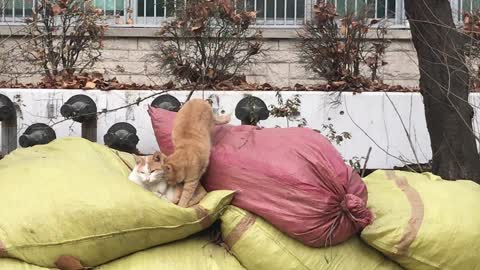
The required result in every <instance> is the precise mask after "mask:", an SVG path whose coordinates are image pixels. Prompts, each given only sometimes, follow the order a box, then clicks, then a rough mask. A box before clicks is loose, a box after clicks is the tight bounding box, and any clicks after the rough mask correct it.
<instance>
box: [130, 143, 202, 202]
mask: <svg viewBox="0 0 480 270" xmlns="http://www.w3.org/2000/svg"><path fill="white" fill-rule="evenodd" d="M134 157H135V162H136V165H135V167H133V169H132V172H131V173H130V175H129V176H128V179H130V180H131V181H132V182H134V183H136V184H137V185H139V186H141V187H143V188H145V189H146V190H148V191H151V192H153V193H154V194H155V195H157V196H158V197H160V198H162V199H164V200H166V201H169V202H172V203H174V204H177V203H178V201H179V200H180V195H181V193H182V189H183V185H182V184H175V185H169V184H168V183H167V182H166V181H165V178H164V177H163V175H164V172H163V169H162V165H163V163H164V160H165V158H166V156H165V155H163V154H162V153H161V152H158V151H157V152H155V153H154V154H153V155H147V156H137V155H134ZM206 194H207V191H206V190H205V189H204V188H203V187H200V188H199V189H197V192H196V193H195V195H194V197H193V198H192V205H193V204H197V203H199V202H200V200H201V199H202V198H203V197H205V195H206Z"/></svg>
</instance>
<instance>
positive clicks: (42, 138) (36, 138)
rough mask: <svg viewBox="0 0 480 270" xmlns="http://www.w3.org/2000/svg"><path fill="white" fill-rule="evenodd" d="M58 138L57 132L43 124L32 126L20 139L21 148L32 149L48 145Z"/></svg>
mask: <svg viewBox="0 0 480 270" xmlns="http://www.w3.org/2000/svg"><path fill="white" fill-rule="evenodd" d="M56 138H57V135H56V134H55V131H54V130H53V129H52V128H51V127H50V126H48V125H46V124H43V123H35V124H32V125H30V126H29V127H28V128H27V129H26V130H25V132H24V133H23V134H22V136H20V138H19V139H18V141H19V143H20V146H22V147H31V146H34V145H39V144H47V143H49V142H51V141H53V140H55V139H56Z"/></svg>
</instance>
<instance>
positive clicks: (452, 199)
mask: <svg viewBox="0 0 480 270" xmlns="http://www.w3.org/2000/svg"><path fill="white" fill-rule="evenodd" d="M365 183H366V184H367V186H368V192H369V201H368V206H369V207H370V208H371V209H372V210H373V212H374V213H375V222H374V223H373V224H372V225H370V226H368V227H366V228H365V229H364V230H363V232H362V234H361V237H362V238H363V239H364V240H365V241H366V242H367V243H368V244H369V245H371V246H373V247H375V248H376V249H378V250H380V251H381V252H383V253H384V254H385V255H387V256H389V257H391V258H392V259H394V260H395V261H397V262H398V263H399V264H401V265H402V266H403V267H405V268H406V269H411V270H433V269H442V270H460V269H462V270H463V269H469V270H476V269H480V253H479V251H480V241H479V239H480V215H478V214H477V213H476V212H477V210H478V207H479V205H480V185H478V184H476V183H474V182H472V181H467V180H459V181H445V180H442V179H441V178H440V177H438V176H435V175H433V174H431V173H423V174H420V173H410V172H402V171H381V170H380V171H375V172H374V173H372V174H370V175H368V176H367V177H366V178H365Z"/></svg>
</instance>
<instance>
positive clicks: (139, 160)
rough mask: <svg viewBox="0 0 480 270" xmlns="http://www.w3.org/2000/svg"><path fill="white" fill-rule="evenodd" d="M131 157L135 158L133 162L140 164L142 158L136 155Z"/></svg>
mask: <svg viewBox="0 0 480 270" xmlns="http://www.w3.org/2000/svg"><path fill="white" fill-rule="evenodd" d="M133 157H134V158H135V164H137V165H138V164H141V163H142V162H143V159H142V158H141V157H139V156H137V155H133Z"/></svg>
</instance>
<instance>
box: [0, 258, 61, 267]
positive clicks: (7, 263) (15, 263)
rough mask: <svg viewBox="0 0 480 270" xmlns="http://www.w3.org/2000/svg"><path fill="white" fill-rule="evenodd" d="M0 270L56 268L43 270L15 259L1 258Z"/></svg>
mask: <svg viewBox="0 0 480 270" xmlns="http://www.w3.org/2000/svg"><path fill="white" fill-rule="evenodd" d="M0 269H2V270H51V269H57V268H45V267H40V266H36V265H33V264H29V263H26V262H22V261H19V260H16V259H10V258H2V259H0Z"/></svg>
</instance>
